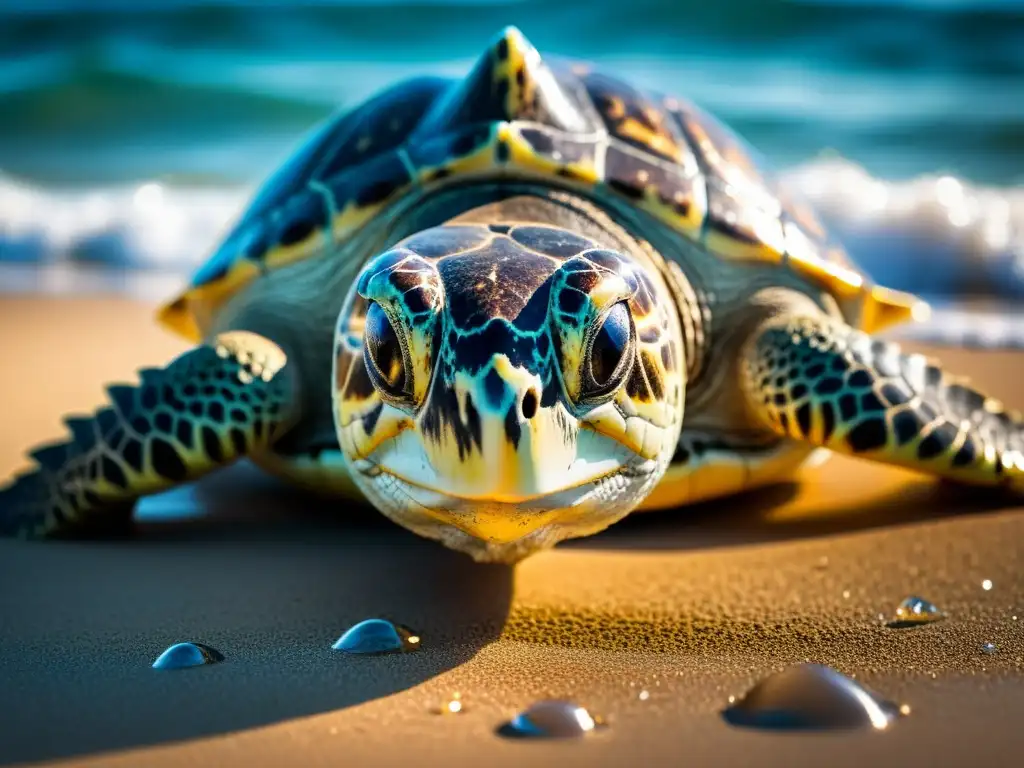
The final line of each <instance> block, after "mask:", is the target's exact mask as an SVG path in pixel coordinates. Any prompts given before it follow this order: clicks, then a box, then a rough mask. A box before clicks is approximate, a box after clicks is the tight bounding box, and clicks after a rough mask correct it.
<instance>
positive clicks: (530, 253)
mask: <svg viewBox="0 0 1024 768" xmlns="http://www.w3.org/2000/svg"><path fill="white" fill-rule="evenodd" d="M926 309H927V307H926V305H925V304H923V303H922V302H920V301H919V300H918V299H916V298H915V297H913V296H911V295H907V294H905V293H901V292H899V291H895V290H890V289H887V288H884V287H882V286H880V285H876V284H874V283H873V282H872V281H871V280H870V279H869V278H868V277H867V276H866V275H864V274H863V273H862V272H861V271H859V270H858V269H857V267H856V266H855V265H854V264H853V263H852V262H851V261H850V259H849V258H848V257H847V256H846V255H845V254H844V252H843V250H842V249H841V247H840V246H839V245H838V244H836V243H835V242H834V241H832V240H831V239H830V238H829V237H828V236H827V234H826V232H825V229H824V228H823V226H822V225H821V223H820V222H819V221H818V219H817V218H816V217H815V215H814V214H813V212H812V211H811V210H810V209H809V208H808V207H807V206H806V205H805V204H804V203H802V202H801V201H800V200H798V199H796V198H795V197H794V196H793V195H792V194H791V193H789V192H787V191H785V190H784V189H782V188H781V187H780V185H779V184H778V183H777V181H776V180H775V179H774V178H773V177H772V175H771V174H770V173H769V172H768V171H767V170H766V165H765V164H764V162H763V161H762V160H760V159H759V158H757V157H756V156H755V154H754V153H753V151H752V150H751V149H750V148H748V147H747V146H746V145H745V144H744V143H743V142H742V140H741V139H740V138H739V137H738V136H737V135H736V134H735V133H733V132H731V131H730V130H729V129H727V128H726V127H725V126H723V125H721V124H720V123H719V122H717V121H716V120H715V119H714V118H712V117H711V116H710V115H708V114H707V113H705V112H704V111H702V110H700V109H699V108H698V107H696V106H695V105H693V104H691V103H689V102H687V101H684V100H682V99H679V98H670V97H667V96H664V95H660V94H655V93H650V92H646V91H644V90H641V89H638V88H636V87H634V86H632V85H629V84H628V83H626V82H623V81H622V80H620V79H618V78H616V77H614V76H610V75H608V74H603V73H601V72H600V71H598V70H596V69H594V68H592V67H590V66H588V65H585V64H574V63H570V62H565V61H562V60H556V59H552V60H547V59H545V58H542V57H541V55H540V54H539V53H538V52H537V50H536V49H535V48H534V47H533V46H531V45H530V44H529V43H528V42H527V41H526V39H525V38H524V37H523V35H522V34H521V33H520V32H519V31H518V30H516V29H515V28H511V27H510V28H507V29H505V30H503V31H502V32H501V33H500V34H498V35H497V36H496V37H495V38H494V39H493V40H492V41H491V43H490V44H489V45H488V47H487V49H486V51H485V52H484V53H483V55H482V56H481V58H480V59H479V60H478V61H477V63H476V64H475V66H474V67H473V68H472V70H471V71H470V72H469V73H468V74H467V75H466V77H464V78H463V79H459V80H449V79H444V78H438V77H424V78H418V79H413V80H409V81H406V82H403V83H401V84H399V85H397V86H394V87H392V88H390V89H388V90H385V91H384V92H382V93H380V94H379V95H377V96H375V97H374V98H372V99H370V100H369V101H367V102H366V103H364V104H363V105H362V106H360V107H358V108H356V109H354V110H353V111H351V112H349V113H347V114H339V115H338V116H335V117H333V118H331V119H329V120H327V121H326V122H325V123H324V124H323V126H322V127H320V128H319V129H318V130H316V131H315V132H314V133H313V134H312V135H311V136H310V138H308V140H307V141H306V142H305V143H304V144H303V145H302V147H301V148H300V149H299V150H298V151H297V152H296V153H295V154H294V156H293V157H292V158H291V159H290V160H289V161H288V162H287V163H286V164H285V165H284V167H283V168H282V169H281V170H280V171H278V172H277V173H276V174H274V175H273V176H272V178H271V179H270V180H269V181H267V182H266V184H265V185H264V186H263V188H262V190H261V191H260V192H259V193H258V194H257V196H256V198H255V200H254V201H253V203H252V204H251V206H250V207H249V209H248V211H247V212H246V213H245V215H244V216H243V217H242V218H241V220H240V221H239V222H238V223H237V225H236V226H235V227H234V228H233V229H232V230H231V232H230V234H229V235H228V236H227V238H226V240H225V242H224V243H223V245H221V247H220V248H219V249H218V250H217V251H216V253H215V254H214V255H213V256H212V258H210V260H209V261H208V262H207V263H206V264H205V266H203V267H202V268H201V269H200V270H199V272H198V274H197V275H196V276H195V278H194V279H193V281H192V283H191V285H190V286H189V287H188V288H187V290H185V291H184V292H183V293H182V294H181V296H180V297H179V298H177V299H175V300H174V301H171V302H170V303H168V304H167V305H166V306H165V307H163V309H162V310H161V311H160V314H159V318H160V320H161V321H162V322H163V324H164V325H166V326H167V327H169V328H170V329H172V330H174V331H176V332H178V333H180V334H181V335H183V336H185V337H187V338H189V339H191V340H193V341H194V342H195V343H196V344H197V346H196V347H194V348H193V349H192V350H191V351H188V352H186V353H185V354H183V355H182V356H180V357H179V358H177V359H176V360H174V361H173V362H171V363H170V364H169V365H168V366H167V367H165V368H160V369H145V370H142V371H141V372H140V374H139V378H140V381H139V383H138V385H136V386H127V385H115V386H112V387H110V388H109V395H110V403H109V405H108V406H106V407H104V408H102V409H100V410H99V411H97V412H96V413H95V415H93V416H91V417H86V418H70V419H68V420H67V424H68V426H69V428H70V432H71V438H70V439H69V440H68V441H67V442H63V443H60V444H58V445H50V446H47V447H43V448H40V449H38V450H36V451H35V452H33V453H32V456H33V458H34V459H35V461H36V463H37V464H38V466H37V467H35V469H34V470H33V471H31V472H30V473H28V474H25V475H22V476H20V477H18V478H16V479H15V481H14V482H13V483H12V484H11V485H10V486H9V487H7V488H6V489H5V490H4V491H3V492H2V493H0V527H2V529H3V530H4V531H5V532H7V533H10V534H20V535H23V536H30V537H31V536H49V535H63V534H71V533H76V532H86V533H88V532H93V531H96V530H98V529H106V528H107V527H108V526H111V525H114V526H121V525H124V524H125V523H126V522H127V521H128V520H130V518H131V508H132V504H133V503H134V501H135V500H136V499H137V498H138V497H140V496H142V495H144V494H149V493H153V492H155V491H159V490H163V489H166V488H168V487H170V486H173V485H175V484H179V483H183V482H186V481H190V480H193V479H195V478H198V477H199V476H201V475H204V474H206V473H207V472H210V471H211V470H213V469H216V468H218V467H221V466H223V465H225V464H227V463H229V462H231V461H233V460H235V459H237V458H239V457H242V456H247V457H249V458H251V459H252V460H253V461H254V462H255V463H256V464H258V465H260V466H262V467H264V468H266V469H267V470H269V471H270V472H273V473H276V474H278V475H280V476H283V477H285V478H287V479H289V480H291V481H294V482H296V483H298V484H301V485H304V486H306V487H309V488H313V489H316V490H319V491H322V492H325V493H327V494H332V495H336V496H338V497H347V498H352V497H359V496H362V497H365V498H366V499H368V500H369V501H370V502H371V503H372V504H373V505H374V506H375V507H376V508H377V509H378V510H380V511H381V512H382V513H383V514H385V515H387V516H388V517H389V518H391V519H392V520H394V521H395V522H397V523H399V524H401V525H403V526H405V527H406V528H409V529H411V530H413V531H415V532H416V533H418V534H421V535H423V536H427V537H430V538H434V539H438V540H440V541H442V542H444V543H445V544H446V545H448V546H450V547H452V548H455V549H457V550H461V551H463V552H466V553H468V554H470V555H471V556H473V557H474V558H476V559H478V560H496V561H507V562H512V561H515V560H518V559H520V558H522V557H524V556H526V555H528V554H530V553H532V552H535V551H537V550H540V549H543V548H546V547H549V546H551V545H553V544H554V543H555V542H557V541H560V540H562V539H566V538H570V537H578V536H585V535H588V534H591V533H594V532H596V531H599V530H601V529H604V528H606V527H607V526H609V525H610V524H612V523H614V522H615V521H617V520H619V519H620V518H622V517H623V516H624V515H626V514H627V513H628V512H630V511H631V510H633V509H636V508H638V507H639V508H665V507H674V506H678V505H681V504H684V503H687V502H692V501H695V500H699V499H708V498H711V497H721V496H724V495H726V494H732V493H735V492H737V491H741V490H744V489H750V488H754V487H757V486H762V485H764V484H766V483H769V482H771V481H776V480H779V479H781V478H785V477H786V476H789V475H790V474H791V473H793V471H794V470H795V469H796V468H797V467H799V466H801V465H802V464H804V463H806V462H808V461H809V460H810V459H811V457H812V456H815V455H816V454H818V452H819V451H820V450H821V449H824V450H826V451H828V450H831V451H838V452H842V453H848V454H855V455H858V456H863V457H865V458H870V459H874V460H876V461H881V462H886V463H890V464H898V465H902V466H905V467H910V468H912V469H916V470H920V471H922V472H928V473H931V474H934V475H937V476H941V477H944V478H947V479H950V480H954V481H961V482H964V483H973V484H978V485H992V486H995V485H1013V486H1016V487H1018V488H1019V487H1021V486H1022V485H1024V460H1022V454H1021V450H1022V449H1024V438H1022V436H1024V429H1022V422H1021V420H1020V418H1019V417H1018V416H1017V415H1014V414H1010V413H1008V412H1006V411H1005V410H1004V409H1003V408H1002V406H1000V405H999V404H998V403H997V402H995V401H994V400H992V399H991V398H988V397H986V396H984V395H982V394H980V393H978V392H976V391H974V390H973V389H971V388H969V387H968V386H967V385H966V384H965V383H964V382H962V381H957V380H953V379H950V378H948V377H947V376H946V375H945V374H944V373H943V372H942V371H941V369H940V368H939V367H938V365H937V363H935V362H934V361H931V360H929V359H926V358H924V357H922V356H920V355H916V354H904V353H902V352H901V350H900V349H899V347H897V346H896V345H895V344H894V343H891V342H889V341H886V340H884V339H881V338H874V337H872V336H871V335H869V334H872V333H874V332H876V331H878V330H879V329H882V328H885V327H887V326H890V325H893V324H894V323H898V322H903V321H908V320H911V319H914V318H918V317H920V316H922V315H923V313H924V312H925V311H926ZM684 406H685V407H684ZM684 412H685V418H684Z"/></svg>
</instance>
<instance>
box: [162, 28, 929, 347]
mask: <svg viewBox="0 0 1024 768" xmlns="http://www.w3.org/2000/svg"><path fill="white" fill-rule="evenodd" d="M766 168H767V166H766V164H765V163H764V162H763V161H762V160H761V159H760V158H759V157H758V156H757V155H756V153H754V151H753V150H752V149H750V147H748V146H747V145H746V144H745V143H744V142H743V141H742V140H741V139H740V138H739V137H738V136H737V135H736V134H735V133H733V132H732V131H731V130H729V129H728V128H726V127H725V126H723V125H722V124H721V123H719V122H718V121H717V120H715V119H714V118H713V117H712V116H711V115H709V114H707V113H706V112H704V111H702V110H701V109H699V108H698V107H697V106H696V105H693V104H691V103H688V102H686V101H683V100H681V99H678V98H666V97H664V96H661V95H659V94H648V93H645V92H643V91H641V90H639V89H637V88H635V87H634V86H631V85H630V84H628V83H625V82H623V81H621V80H619V79H617V78H615V77H612V76H610V75H607V74H604V73H601V72H597V71H595V70H593V69H591V68H589V67H586V66H578V65H577V66H573V65H570V64H569V63H567V62H563V61H560V60H557V59H552V60H551V62H550V63H549V62H547V61H546V60H545V59H543V58H542V57H541V55H540V54H539V53H538V52H537V50H536V49H535V48H534V47H533V46H532V45H530V44H529V43H528V42H527V41H526V40H525V38H523V36H522V34H521V33H520V32H519V31H518V30H516V29H514V28H511V27H510V28H508V29H506V30H503V31H502V32H501V33H500V34H499V35H498V36H497V37H496V38H495V39H494V40H493V41H492V42H491V44H490V45H489V46H488V48H487V50H486V51H485V52H484V54H483V55H482V56H481V57H480V59H479V60H478V61H477V63H476V65H475V66H474V67H473V68H472V69H471V71H470V72H469V73H468V74H467V76H466V77H465V78H463V79H461V80H447V79H444V78H429V77H428V78H417V79H415V80H410V81H407V82H405V83H402V84H399V85H397V86H395V87H394V88H391V89H389V90H387V91H385V92H383V93H381V94H379V95H377V96H375V97H374V98H372V99H370V100H369V101H367V102H366V103H365V104H363V105H362V106H361V107H358V108H357V109H355V110H354V111H352V112H351V113H349V114H348V115H343V116H337V117H335V118H332V119H331V120H330V121H328V122H327V123H326V124H325V125H324V127H322V128H321V129H320V130H319V131H318V132H316V133H314V134H313V135H312V137H311V138H310V139H309V140H308V141H307V142H306V144H305V145H304V146H303V147H302V148H301V149H300V150H299V151H298V152H297V153H296V155H295V157H294V158H293V159H292V161H291V162H289V163H288V164H286V166H285V167H284V168H282V169H281V171H279V172H278V173H277V174H275V175H274V176H273V177H272V178H271V180H270V181H268V182H267V183H266V184H265V185H264V187H263V189H262V191H261V192H260V193H259V194H258V195H257V197H256V200H255V201H254V202H253V204H252V206H251V207H250V210H249V212H248V213H247V215H246V216H245V217H244V218H243V219H242V220H241V221H240V222H239V224H238V226H237V227H236V228H235V230H234V231H233V232H232V233H231V234H230V235H229V237H228V238H227V240H226V241H225V243H224V244H223V246H222V247H221V248H220V249H219V250H218V251H217V252H216V253H215V254H214V255H213V256H212V257H211V258H210V260H209V261H208V262H207V264H206V265H204V267H203V268H201V269H200V270H199V271H198V273H197V274H196V276H195V278H194V280H193V284H192V286H191V287H190V288H189V289H188V290H187V291H186V292H185V293H184V294H182V295H181V296H179V297H178V298H177V299H176V300H174V301H172V302H170V303H169V304H168V305H166V306H165V307H164V308H163V309H162V310H161V313H160V319H161V320H162V321H163V322H164V323H165V324H166V325H168V326H169V327H171V328H172V329H174V330H176V331H177V332H179V333H181V334H183V335H185V336H187V337H189V338H192V339H198V338H200V337H201V336H202V334H203V329H204V328H206V327H208V326H209V323H210V318H211V317H212V316H213V315H214V313H216V312H217V310H218V307H219V306H220V305H221V304H222V303H223V301H224V300H225V299H226V298H228V297H230V296H231V295H233V294H234V293H236V292H238V291H239V290H242V289H243V288H244V286H245V285H246V284H247V283H248V282H249V281H250V280H252V279H255V278H257V277H258V276H259V275H260V274H262V273H266V272H267V271H270V270H274V269H277V268H278V267H281V266H283V265H285V264H289V263H292V262H295V261H297V260H300V259H306V258H312V257H316V256H318V255H321V254H324V253H329V252H331V249H330V248H328V247H327V246H330V245H333V244H340V243H343V242H344V241H345V240H346V238H348V237H349V235H350V234H351V233H353V232H354V231H356V230H357V229H358V228H359V227H361V226H362V225H364V224H365V223H366V222H368V221H370V220H371V219H372V218H373V217H375V216H379V215H383V214H384V213H385V212H386V210H387V208H388V206H389V205H391V204H392V203H394V202H396V201H398V200H399V199H401V198H402V197H403V196H405V195H407V194H409V193H410V192H411V191H413V190H416V189H418V190H432V189H435V188H437V187H438V186H439V185H450V184H455V183H460V182H463V181H467V180H470V179H472V178H480V177H486V178H491V179H501V178H524V177H525V178H530V179H534V180H538V181H540V182H547V183H549V184H550V185H552V186H555V187H565V188H569V189H574V190H579V191H581V192H583V193H585V194H587V195H589V196H591V197H595V198H597V199H601V198H602V197H614V198H617V199H618V200H620V201H624V202H626V203H628V204H631V205H634V206H636V207H637V208H639V209H641V210H644V211H646V212H648V213H650V214H651V215H652V216H653V217H654V219H655V220H657V221H659V222H661V223H662V224H664V225H667V226H668V227H670V228H672V229H674V230H675V231H677V232H678V233H680V234H681V235H683V236H685V237H687V238H690V239H691V240H695V241H699V242H701V243H702V244H703V245H704V246H705V247H707V248H708V249H709V250H710V251H711V252H713V253H715V254H717V255H720V256H722V257H723V258H727V259H732V260H739V261H751V262H759V263H775V264H779V265H780V266H782V267H785V268H789V269H792V270H794V271H795V272H797V273H798V274H800V275H801V276H802V277H804V278H806V279H808V280H810V281H811V282H813V283H817V284H819V285H820V286H821V287H822V288H824V289H825V290H827V291H829V292H831V293H833V294H834V295H835V296H836V298H837V300H838V301H839V304H840V307H841V309H842V310H843V312H844V315H845V316H846V317H847V319H848V320H849V321H850V322H853V323H854V324H859V325H861V326H862V327H865V328H867V329H868V330H871V329H874V328H876V327H882V326H884V325H888V324H891V323H894V322H899V321H902V320H906V319H908V318H909V317H910V316H911V315H912V314H913V313H914V312H916V310H917V307H918V303H917V302H916V300H915V299H914V298H913V297H910V296H907V295H905V294H900V293H898V292H894V291H884V290H879V289H877V287H876V286H872V285H871V284H870V283H869V282H868V281H866V280H865V279H864V276H863V275H862V274H861V273H860V272H859V271H858V270H857V269H856V267H855V266H854V265H853V264H852V262H850V260H849V258H848V257H847V256H846V255H845V253H844V252H843V251H842V249H841V248H840V247H838V246H836V245H835V244H833V243H831V242H830V241H829V239H828V236H827V233H826V232H825V230H824V228H823V227H822V226H821V224H820V222H819V221H818V220H817V218H816V217H815V216H814V214H813V212H812V211H811V210H810V208H809V207H808V206H806V204H804V203H803V202H802V201H800V200H798V199H797V198H796V197H795V196H794V195H792V193H789V192H787V191H786V190H783V189H780V188H779V185H778V183H777V182H776V180H775V178H774V177H773V176H772V174H771V173H770V172H769V171H768V170H766ZM653 225H654V224H653V223H652V226H653ZM666 255H667V256H669V257H671V254H666ZM370 256H372V254H364V255H362V256H361V257H362V258H368V257H370ZM353 257H354V258H359V257H360V256H359V255H355V256H353Z"/></svg>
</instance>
